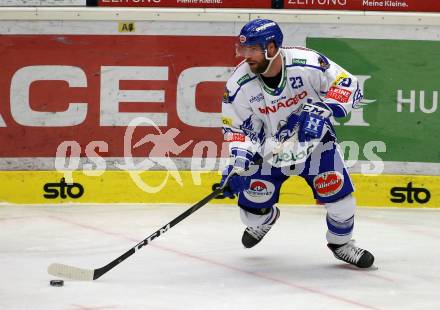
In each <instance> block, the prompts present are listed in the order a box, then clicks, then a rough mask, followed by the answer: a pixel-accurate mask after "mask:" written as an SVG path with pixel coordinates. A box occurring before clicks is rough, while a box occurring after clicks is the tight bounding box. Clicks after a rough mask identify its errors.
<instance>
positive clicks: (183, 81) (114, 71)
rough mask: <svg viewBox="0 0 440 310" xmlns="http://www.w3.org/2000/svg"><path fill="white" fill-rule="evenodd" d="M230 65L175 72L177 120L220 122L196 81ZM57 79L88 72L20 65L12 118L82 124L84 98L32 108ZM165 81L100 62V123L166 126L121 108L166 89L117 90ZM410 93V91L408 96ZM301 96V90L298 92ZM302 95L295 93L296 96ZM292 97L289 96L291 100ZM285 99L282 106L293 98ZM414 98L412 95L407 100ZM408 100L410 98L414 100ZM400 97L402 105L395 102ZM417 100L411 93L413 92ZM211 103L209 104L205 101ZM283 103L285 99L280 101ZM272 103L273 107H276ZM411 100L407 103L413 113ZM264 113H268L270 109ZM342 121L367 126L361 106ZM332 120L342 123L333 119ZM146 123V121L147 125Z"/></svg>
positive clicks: (159, 75)
mask: <svg viewBox="0 0 440 310" xmlns="http://www.w3.org/2000/svg"><path fill="white" fill-rule="evenodd" d="M232 70H233V68H232V67H194V68H188V69H186V70H184V71H182V73H181V74H180V75H179V77H178V80H177V90H176V110H177V115H178V117H179V118H180V120H181V121H182V122H183V123H185V124H187V125H190V126H194V127H202V128H203V127H214V128H215V127H221V122H220V119H221V117H220V116H221V113H211V112H201V111H199V110H197V107H196V92H197V86H198V85H199V84H200V83H202V82H204V81H210V82H223V81H226V80H227V79H228V77H229V75H230V72H231V71H232ZM357 78H358V81H359V88H360V89H361V90H362V92H363V90H364V83H365V81H367V80H368V79H369V78H371V76H366V75H365V76H362V75H360V76H357ZM40 80H43V81H45V80H46V81H47V80H60V81H66V82H67V83H68V85H69V87H87V77H86V74H85V73H84V71H83V70H82V69H81V68H79V67H72V66H29V67H23V68H21V69H19V70H18V71H17V72H15V74H14V75H13V77H12V80H11V100H10V105H11V114H12V118H13V119H14V120H15V121H16V122H17V123H19V124H20V125H24V126H40V127H69V126H75V125H78V124H81V123H82V122H84V120H85V119H86V116H87V103H67V104H68V109H67V110H65V111H54V112H41V111H35V110H33V109H32V108H31V105H30V102H29V98H30V94H29V92H30V86H31V84H32V83H33V82H36V81H40ZM149 80H151V81H152V80H156V81H157V80H159V81H168V67H166V66H161V67H153V66H151V67H142V66H103V67H101V84H100V94H99V97H100V120H99V124H100V126H127V125H128V124H129V123H130V121H131V120H133V119H134V118H136V117H148V118H149V119H151V120H152V121H154V122H155V124H157V125H158V126H168V113H169V110H170V108H171V106H170V107H168V109H167V110H166V111H164V112H119V110H120V104H121V102H136V103H142V104H150V105H152V104H154V103H162V104H163V103H164V102H165V95H166V93H165V90H160V89H159V90H121V89H119V84H120V82H121V81H149ZM412 96H413V95H412ZM301 97H302V95H301ZM301 97H299V98H297V100H299V99H300V98H301ZM437 97H438V96H437V92H434V93H433V105H432V107H431V108H430V109H427V108H425V103H424V93H421V102H420V107H421V110H422V111H423V112H425V113H433V112H434V111H435V110H436V109H437ZM289 100H291V101H292V100H293V99H289ZM289 100H287V102H286V104H285V105H286V106H289V105H291V104H294V103H296V102H295V101H294V100H293V101H292V102H290V101H289ZM405 100H407V99H402V92H401V91H399V93H398V108H397V109H398V111H401V109H402V107H401V104H402V103H405ZM411 100H413V99H411ZM411 100H410V102H412V101H411ZM375 101H376V100H367V99H363V100H362V103H364V104H368V103H372V102H375ZM399 102H400V105H399ZM414 102H415V95H414ZM209 104H211V103H209ZM279 105H284V103H279ZM278 107H279V106H277V107H273V109H277V108H278ZM413 111H414V103H411V112H413ZM264 112H265V113H269V112H272V111H270V110H269V108H268V109H267V110H265V111H264ZM349 117H350V118H349V120H348V121H347V122H346V123H344V125H345V126H370V124H369V123H367V122H366V121H365V120H364V116H363V109H362V108H359V109H354V110H352V111H351V113H350V115H349ZM333 123H334V124H335V125H340V124H339V123H338V122H336V121H334V120H333ZM144 126H149V125H148V124H145V125H144ZM0 127H6V123H5V121H4V119H3V118H2V117H1V116H0Z"/></svg>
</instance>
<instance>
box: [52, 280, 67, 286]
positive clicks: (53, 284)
mask: <svg viewBox="0 0 440 310" xmlns="http://www.w3.org/2000/svg"><path fill="white" fill-rule="evenodd" d="M50 285H51V286H63V285H64V281H63V280H50Z"/></svg>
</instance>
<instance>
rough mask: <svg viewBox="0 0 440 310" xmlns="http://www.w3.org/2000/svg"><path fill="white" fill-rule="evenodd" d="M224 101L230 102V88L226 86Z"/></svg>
mask: <svg viewBox="0 0 440 310" xmlns="http://www.w3.org/2000/svg"><path fill="white" fill-rule="evenodd" d="M222 102H223V103H229V90H228V89H226V88H225V92H224V93H223V100H222Z"/></svg>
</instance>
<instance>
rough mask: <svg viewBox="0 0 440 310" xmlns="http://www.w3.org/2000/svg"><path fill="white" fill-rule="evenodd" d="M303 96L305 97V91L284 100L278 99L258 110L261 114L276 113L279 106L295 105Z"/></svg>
mask: <svg viewBox="0 0 440 310" xmlns="http://www.w3.org/2000/svg"><path fill="white" fill-rule="evenodd" d="M305 97H307V92H306V91H303V92H302V93H300V94H296V95H295V97H293V98H289V99H287V100H286V101H279V102H278V103H277V104H276V105H273V106H270V107H259V108H258V110H260V113H262V114H270V113H276V112H277V111H278V110H279V109H281V108H288V107H291V106H292V105H297V104H298V103H300V102H301V100H302V99H304V98H305Z"/></svg>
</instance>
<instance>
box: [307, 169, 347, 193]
mask: <svg viewBox="0 0 440 310" xmlns="http://www.w3.org/2000/svg"><path fill="white" fill-rule="evenodd" d="M343 186H344V176H343V175H342V174H341V173H339V172H338V171H328V172H324V173H321V174H318V175H317V176H316V177H315V178H314V179H313V187H314V188H315V190H316V192H317V193H318V195H319V196H321V197H329V196H333V195H335V194H337V193H338V192H339V191H340V190H341V189H342V187H343Z"/></svg>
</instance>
